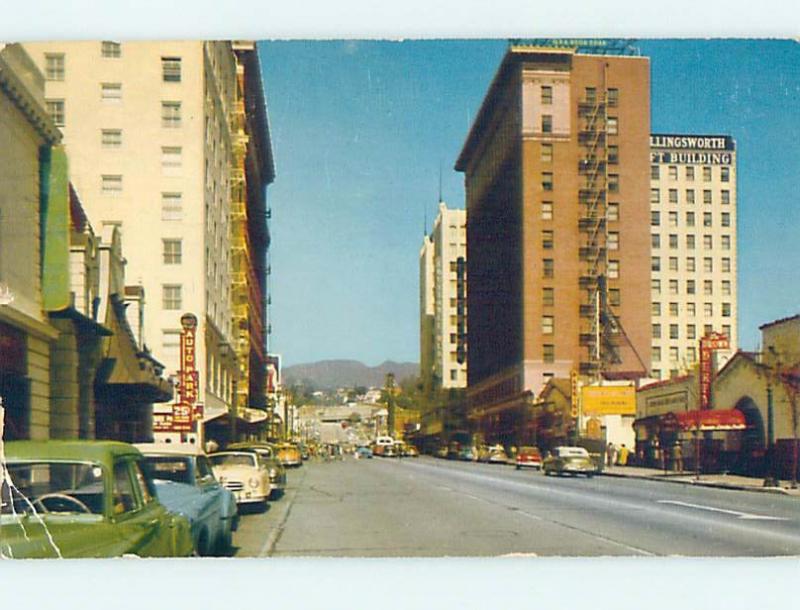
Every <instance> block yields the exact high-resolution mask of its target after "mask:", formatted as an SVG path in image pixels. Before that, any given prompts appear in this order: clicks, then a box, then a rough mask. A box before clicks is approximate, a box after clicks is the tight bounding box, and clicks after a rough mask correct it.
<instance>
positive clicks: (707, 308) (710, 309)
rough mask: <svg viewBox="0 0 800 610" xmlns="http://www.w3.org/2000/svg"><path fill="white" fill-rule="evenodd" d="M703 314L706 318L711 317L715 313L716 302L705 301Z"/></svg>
mask: <svg viewBox="0 0 800 610" xmlns="http://www.w3.org/2000/svg"><path fill="white" fill-rule="evenodd" d="M703 315H704V316H705V317H706V318H710V317H712V316H713V315H714V304H713V303H703Z"/></svg>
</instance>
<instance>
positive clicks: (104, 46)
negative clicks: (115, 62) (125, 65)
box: [100, 40, 122, 59]
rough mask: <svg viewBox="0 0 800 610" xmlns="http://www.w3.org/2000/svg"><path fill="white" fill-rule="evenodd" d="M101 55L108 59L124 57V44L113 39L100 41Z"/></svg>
mask: <svg viewBox="0 0 800 610" xmlns="http://www.w3.org/2000/svg"><path fill="white" fill-rule="evenodd" d="M100 55H101V56H102V57H105V58H106V59H118V58H120V57H122V45H121V44H120V43H118V42H114V41H111V40H104V41H103V42H102V43H100Z"/></svg>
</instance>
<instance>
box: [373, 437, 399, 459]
mask: <svg viewBox="0 0 800 610" xmlns="http://www.w3.org/2000/svg"><path fill="white" fill-rule="evenodd" d="M389 449H391V452H392V454H394V439H393V438H392V437H391V436H379V437H377V438H376V439H375V442H374V443H373V445H372V453H373V454H374V455H375V456H376V457H384V456H385V455H386V453H387V450H389Z"/></svg>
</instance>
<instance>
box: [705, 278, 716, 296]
mask: <svg viewBox="0 0 800 610" xmlns="http://www.w3.org/2000/svg"><path fill="white" fill-rule="evenodd" d="M703 294H704V295H705V296H707V297H710V296H711V295H713V294H714V282H712V281H711V280H703Z"/></svg>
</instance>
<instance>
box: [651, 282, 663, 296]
mask: <svg viewBox="0 0 800 610" xmlns="http://www.w3.org/2000/svg"><path fill="white" fill-rule="evenodd" d="M650 292H651V293H652V294H653V295H659V294H661V280H650Z"/></svg>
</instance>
